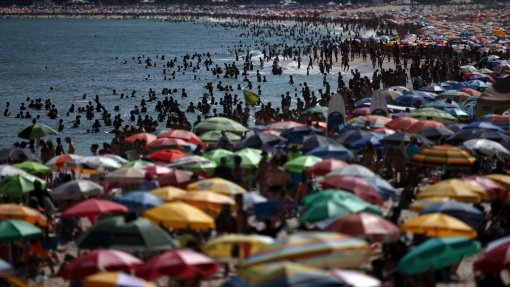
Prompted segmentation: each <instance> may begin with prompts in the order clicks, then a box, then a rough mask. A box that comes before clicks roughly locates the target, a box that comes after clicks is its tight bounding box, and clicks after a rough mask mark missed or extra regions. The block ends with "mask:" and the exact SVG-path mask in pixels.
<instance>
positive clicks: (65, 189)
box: [51, 179, 104, 200]
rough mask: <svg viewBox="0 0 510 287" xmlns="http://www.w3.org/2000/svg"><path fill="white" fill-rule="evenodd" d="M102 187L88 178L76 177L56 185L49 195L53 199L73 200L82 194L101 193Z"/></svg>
mask: <svg viewBox="0 0 510 287" xmlns="http://www.w3.org/2000/svg"><path fill="white" fill-rule="evenodd" d="M103 191H104V188H103V187H102V186H101V185H99V184H97V183H95V182H93V181H90V180H85V179H78V180H72V181H69V182H66V183H64V184H61V185H59V186H57V187H56V188H55V189H54V190H53V191H52V192H51V196H52V197H54V198H55V199H63V200H73V199H80V198H82V197H83V196H93V195H98V194H101V193H103Z"/></svg>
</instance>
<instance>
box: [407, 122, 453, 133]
mask: <svg viewBox="0 0 510 287" xmlns="http://www.w3.org/2000/svg"><path fill="white" fill-rule="evenodd" d="M427 128H438V129H445V130H446V129H448V128H447V127H446V126H445V125H443V124H442V123H440V122H438V121H434V120H421V121H419V122H417V123H415V124H413V125H412V126H410V127H409V129H408V130H407V131H408V132H411V133H416V132H419V131H421V130H424V129H427Z"/></svg>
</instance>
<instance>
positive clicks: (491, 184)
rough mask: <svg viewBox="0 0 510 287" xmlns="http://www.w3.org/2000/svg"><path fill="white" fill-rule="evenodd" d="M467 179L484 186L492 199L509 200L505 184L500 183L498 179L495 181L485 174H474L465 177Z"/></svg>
mask: <svg viewBox="0 0 510 287" xmlns="http://www.w3.org/2000/svg"><path fill="white" fill-rule="evenodd" d="M464 180H465V181H468V182H472V183H474V184H476V185H478V186H480V187H482V188H483V189H484V190H485V192H487V195H488V196H489V199H490V200H497V201H506V200H507V192H506V189H505V187H504V186H502V185H501V184H499V183H498V182H497V181H494V180H492V179H490V178H488V177H485V176H479V175H472V176H468V177H466V178H464Z"/></svg>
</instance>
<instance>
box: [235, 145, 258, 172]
mask: <svg viewBox="0 0 510 287" xmlns="http://www.w3.org/2000/svg"><path fill="white" fill-rule="evenodd" d="M235 156H240V157H241V167H242V168H253V167H258V166H259V163H260V160H261V159H262V151H261V150H259V149H255V148H243V149H241V150H238V151H236V152H234V153H233V154H232V155H231V156H230V157H229V158H228V160H227V164H228V166H230V167H233V166H234V157H235Z"/></svg>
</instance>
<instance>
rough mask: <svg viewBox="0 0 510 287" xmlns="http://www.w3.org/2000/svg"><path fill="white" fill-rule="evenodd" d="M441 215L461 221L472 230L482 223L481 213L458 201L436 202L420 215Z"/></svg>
mask: <svg viewBox="0 0 510 287" xmlns="http://www.w3.org/2000/svg"><path fill="white" fill-rule="evenodd" d="M437 212H439V213H443V214H447V215H450V216H452V217H455V218H457V219H459V220H462V221H463V222H464V223H466V224H468V225H469V226H471V227H473V228H478V227H479V226H480V225H481V224H482V222H483V213H482V212H481V211H480V210H478V209H476V208H474V207H473V206H471V205H469V204H465V203H462V202H458V201H453V200H452V201H446V202H436V203H433V204H431V205H429V206H427V207H426V208H425V209H424V210H423V211H421V212H420V214H428V213H437Z"/></svg>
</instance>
